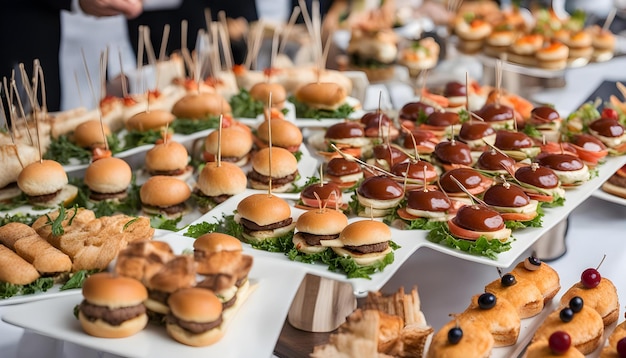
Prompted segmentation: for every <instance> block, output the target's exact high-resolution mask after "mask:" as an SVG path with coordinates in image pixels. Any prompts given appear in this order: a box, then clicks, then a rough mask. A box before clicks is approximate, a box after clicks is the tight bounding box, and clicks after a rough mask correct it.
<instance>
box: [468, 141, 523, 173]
mask: <svg viewBox="0 0 626 358" xmlns="http://www.w3.org/2000/svg"><path fill="white" fill-rule="evenodd" d="M515 166H516V162H515V159H513V158H511V157H509V156H508V155H506V154H504V153H502V152H501V151H498V150H496V149H494V148H491V149H488V150H486V151H484V152H483V153H482V154H481V155H480V157H478V160H476V164H475V165H474V168H476V169H478V170H480V171H481V172H482V173H484V174H486V175H491V176H496V175H507V174H509V173H512V172H514V171H515Z"/></svg>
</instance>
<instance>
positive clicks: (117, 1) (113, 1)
mask: <svg viewBox="0 0 626 358" xmlns="http://www.w3.org/2000/svg"><path fill="white" fill-rule="evenodd" d="M78 4H79V6H80V8H81V9H82V10H83V11H84V12H85V13H86V14H88V15H92V16H98V17H100V16H114V15H120V14H123V15H124V16H126V17H127V18H129V19H132V18H135V17H137V16H139V14H141V12H142V11H143V4H142V1H141V0H78Z"/></svg>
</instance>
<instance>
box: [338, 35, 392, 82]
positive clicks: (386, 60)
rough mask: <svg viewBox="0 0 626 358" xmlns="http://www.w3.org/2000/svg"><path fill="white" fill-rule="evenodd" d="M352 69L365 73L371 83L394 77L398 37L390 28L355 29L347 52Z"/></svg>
mask: <svg viewBox="0 0 626 358" xmlns="http://www.w3.org/2000/svg"><path fill="white" fill-rule="evenodd" d="M346 52H347V53H348V56H349V57H350V64H351V67H353V68H355V69H356V70H359V71H363V72H365V74H366V75H367V78H368V79H369V81H370V82H378V81H386V80H389V79H390V78H392V77H393V75H394V67H393V64H394V63H395V61H396V58H397V57H398V36H397V35H396V33H395V32H393V30H391V29H390V28H379V29H374V30H369V29H363V28H355V29H353V30H352V37H351V38H350V43H349V44H348V48H347V50H346Z"/></svg>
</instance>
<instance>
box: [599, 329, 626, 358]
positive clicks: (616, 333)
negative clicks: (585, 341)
mask: <svg viewBox="0 0 626 358" xmlns="http://www.w3.org/2000/svg"><path fill="white" fill-rule="evenodd" d="M623 338H626V321H624V322H622V323H620V324H619V325H617V327H615V330H613V333H611V335H610V336H609V344H608V345H607V346H606V347H604V348H602V352H601V353H600V358H619V354H618V353H617V342H619V341H620V340H621V339H623Z"/></svg>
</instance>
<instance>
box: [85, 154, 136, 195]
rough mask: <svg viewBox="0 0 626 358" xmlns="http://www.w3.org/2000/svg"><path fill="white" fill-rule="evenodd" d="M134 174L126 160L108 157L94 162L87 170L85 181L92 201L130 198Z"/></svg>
mask: <svg viewBox="0 0 626 358" xmlns="http://www.w3.org/2000/svg"><path fill="white" fill-rule="evenodd" d="M132 178H133V172H132V170H131V169H130V166H129V165H128V163H126V162H125V161H124V160H122V159H119V158H115V157H108V158H102V159H99V160H96V161H95V162H92V163H91V164H90V165H89V166H88V167H87V169H86V170H85V177H84V178H83V181H84V182H85V185H87V187H88V188H89V199H90V200H92V201H103V200H105V201H118V202H119V201H120V200H124V199H125V198H126V197H127V196H128V186H129V185H130V182H131V181H132Z"/></svg>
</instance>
